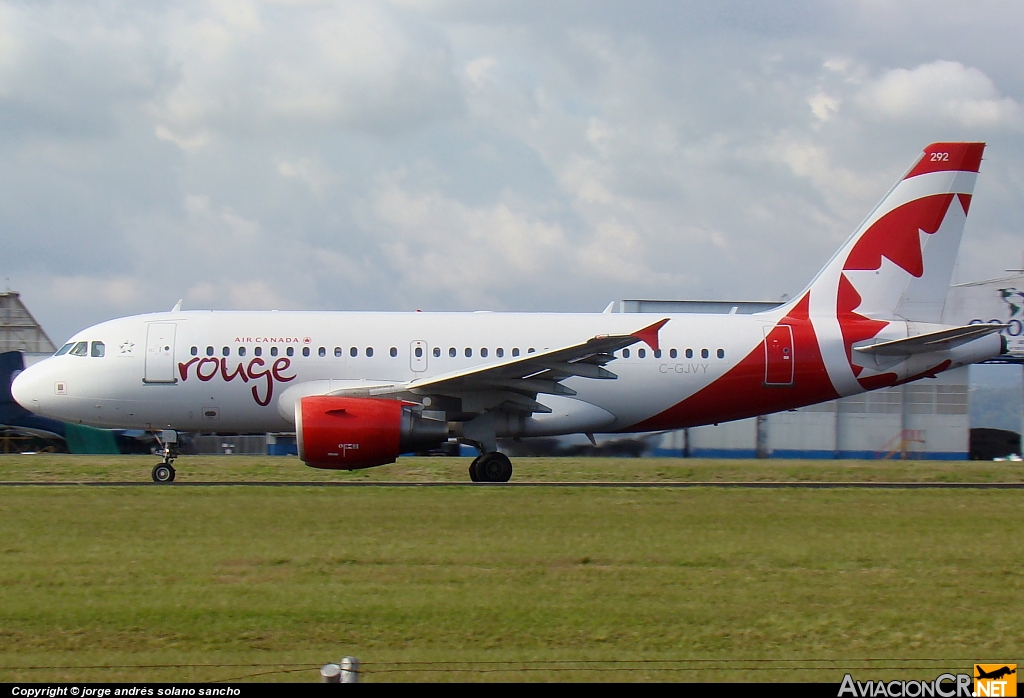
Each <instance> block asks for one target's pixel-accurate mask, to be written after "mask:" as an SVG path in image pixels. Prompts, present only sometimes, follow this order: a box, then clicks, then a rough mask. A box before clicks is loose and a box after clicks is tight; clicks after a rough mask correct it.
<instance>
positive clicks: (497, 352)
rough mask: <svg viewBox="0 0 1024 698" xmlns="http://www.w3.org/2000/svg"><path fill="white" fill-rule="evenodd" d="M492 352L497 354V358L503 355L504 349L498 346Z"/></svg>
mask: <svg viewBox="0 0 1024 698" xmlns="http://www.w3.org/2000/svg"><path fill="white" fill-rule="evenodd" d="M494 353H495V354H497V355H498V358H499V359H500V358H501V357H503V356H505V350H504V349H502V348H501V347H498V348H497V349H495V350H494Z"/></svg>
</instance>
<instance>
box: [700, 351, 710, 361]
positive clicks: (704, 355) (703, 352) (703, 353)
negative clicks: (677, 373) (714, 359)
mask: <svg viewBox="0 0 1024 698" xmlns="http://www.w3.org/2000/svg"><path fill="white" fill-rule="evenodd" d="M700 358H702V359H706V358H708V350H707V349H701V350H700Z"/></svg>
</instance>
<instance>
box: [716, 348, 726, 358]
mask: <svg viewBox="0 0 1024 698" xmlns="http://www.w3.org/2000/svg"><path fill="white" fill-rule="evenodd" d="M718 358H720V359H724V358H725V349H719V350H718Z"/></svg>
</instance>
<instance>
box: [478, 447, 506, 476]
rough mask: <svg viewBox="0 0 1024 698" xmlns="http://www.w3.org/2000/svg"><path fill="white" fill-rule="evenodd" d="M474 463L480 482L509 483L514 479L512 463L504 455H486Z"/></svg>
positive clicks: (496, 453) (492, 453) (493, 453)
mask: <svg viewBox="0 0 1024 698" xmlns="http://www.w3.org/2000/svg"><path fill="white" fill-rule="evenodd" d="M474 463H475V465H476V468H474V470H476V476H477V478H478V479H479V481H480V482H508V481H509V480H511V479H512V461H510V460H509V459H508V456H506V455H505V454H504V453H498V452H497V451H492V452H491V453H485V454H484V455H482V456H480V458H478V459H477V460H476V461H474Z"/></svg>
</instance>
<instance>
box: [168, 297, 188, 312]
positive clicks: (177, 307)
mask: <svg viewBox="0 0 1024 698" xmlns="http://www.w3.org/2000/svg"><path fill="white" fill-rule="evenodd" d="M183 300H185V299H184V298H179V299H178V302H177V303H175V304H174V307H173V308H171V312H172V313H177V312H180V311H181V302H182V301H183Z"/></svg>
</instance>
